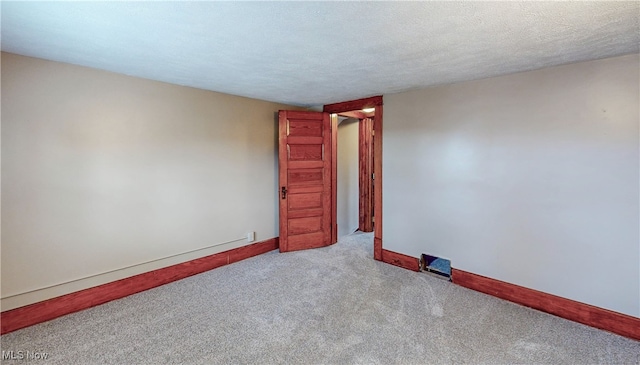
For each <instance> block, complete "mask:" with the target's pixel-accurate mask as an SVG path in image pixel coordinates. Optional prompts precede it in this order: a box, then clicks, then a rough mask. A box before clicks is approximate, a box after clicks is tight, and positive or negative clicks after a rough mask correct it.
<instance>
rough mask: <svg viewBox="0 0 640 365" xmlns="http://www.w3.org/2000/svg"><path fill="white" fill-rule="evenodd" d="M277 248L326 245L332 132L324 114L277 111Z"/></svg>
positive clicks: (329, 240)
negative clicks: (278, 218) (278, 246)
mask: <svg viewBox="0 0 640 365" xmlns="http://www.w3.org/2000/svg"><path fill="white" fill-rule="evenodd" d="M278 117H279V118H278V119H279V132H280V133H279V155H278V161H279V176H280V191H279V200H280V252H288V251H296V250H304V249H309V248H317V247H323V246H328V245H330V244H332V243H334V242H332V241H333V239H332V231H331V228H332V191H331V183H332V171H333V170H332V134H331V132H332V131H331V119H330V116H329V113H319V112H307V111H290V110H281V111H280V112H279V115H278Z"/></svg>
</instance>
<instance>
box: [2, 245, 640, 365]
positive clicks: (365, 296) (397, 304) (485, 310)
mask: <svg viewBox="0 0 640 365" xmlns="http://www.w3.org/2000/svg"><path fill="white" fill-rule="evenodd" d="M372 246H373V244H372V235H371V234H362V233H355V234H352V235H350V236H347V237H344V238H342V239H341V240H340V242H339V243H337V244H336V245H333V246H331V247H327V248H322V249H316V250H310V251H301V252H293V253H287V254H280V253H277V251H274V252H270V253H268V254H265V255H261V256H258V257H255V258H251V259H248V260H245V261H242V262H239V263H235V264H232V265H229V266H225V267H222V268H218V269H215V270H212V271H209V272H206V273H203V274H200V275H197V276H193V277H190V278H187V279H184V280H181V281H178V282H175V283H172V284H168V285H165V286H162V287H159V288H155V289H152V290H149V291H146V292H143V293H140V294H136V295H133V296H130V297H127V298H123V299H121V300H117V301H113V302H110V303H107V304H104V305H101V306H99V307H95V308H91V309H88V310H85V311H82V312H79V313H75V314H72V315H68V316H65V317H62V318H58V319H56V320H53V321H50V322H47V323H43V324H40V325H36V326H33V327H30V328H25V329H22V330H19V331H16V332H13V333H10V334H7V335H4V336H2V338H1V340H2V345H1V346H2V350H5V351H6V350H14V351H37V352H46V353H48V354H49V359H48V360H47V361H32V362H31V363H34V364H35V363H37V364H44V363H49V364H179V363H182V364H270V363H293V364H321V363H323V364H452V363H456V364H458V363H473V364H479V363H500V364H507V363H508V364H512V363H548V364H595V363H601V364H638V363H640V342H637V341H633V340H630V339H626V338H624V337H620V336H617V335H614V334H611V333H608V332H604V331H600V330H596V329H593V328H590V327H587V326H583V325H580V324H577V323H573V322H570V321H567V320H564V319H561V318H557V317H554V316H551V315H547V314H545V313H541V312H538V311H535V310H532V309H529V308H525V307H522V306H519V305H516V304H512V303H509V302H506V301H502V300H499V299H496V298H493V297H490V296H487V295H484V294H481V293H478V292H474V291H472V290H468V289H465V288H461V287H458V286H456V285H454V284H451V283H449V282H447V281H444V280H440V279H437V278H434V277H432V276H429V275H426V274H424V273H414V272H410V271H407V270H404V269H401V268H397V267H394V266H391V265H387V264H384V263H381V262H377V261H374V260H373V259H372V256H373V254H372V250H373V248H372ZM14 362H15V361H4V362H3V363H7V364H10V363H14Z"/></svg>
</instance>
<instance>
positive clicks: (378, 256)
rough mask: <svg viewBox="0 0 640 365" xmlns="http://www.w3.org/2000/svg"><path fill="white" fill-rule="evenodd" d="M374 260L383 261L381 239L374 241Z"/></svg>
mask: <svg viewBox="0 0 640 365" xmlns="http://www.w3.org/2000/svg"><path fill="white" fill-rule="evenodd" d="M373 258H374V259H375V260H378V261H382V240H381V239H380V238H374V239H373Z"/></svg>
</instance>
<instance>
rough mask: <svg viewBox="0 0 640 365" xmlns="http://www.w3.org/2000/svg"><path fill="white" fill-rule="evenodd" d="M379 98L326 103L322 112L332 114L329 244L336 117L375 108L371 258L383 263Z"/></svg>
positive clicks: (334, 237) (334, 210) (334, 191)
mask: <svg viewBox="0 0 640 365" xmlns="http://www.w3.org/2000/svg"><path fill="white" fill-rule="evenodd" d="M382 105H383V103H382V95H379V96H372V97H369V98H363V99H357V100H350V101H345V102H340V103H334V104H327V105H325V106H324V107H323V110H322V111H323V112H325V113H330V114H331V127H332V128H331V133H332V136H331V144H332V149H331V150H332V151H331V159H332V167H331V175H332V177H331V200H332V203H331V219H332V221H333V222H332V226H333V227H334V229H333V230H332V237H331V240H332V242H336V241H337V240H338V238H337V234H338V233H337V229H335V225H336V224H337V189H336V188H337V186H336V185H337V173H338V169H337V148H336V147H337V141H338V116H337V113H344V112H349V111H353V110H362V109H364V108H375V114H374V119H373V130H374V131H375V133H374V135H373V145H374V148H373V156H374V158H373V160H374V164H373V175H374V179H373V187H374V192H373V202H374V203H373V204H374V217H375V224H374V239H373V258H374V259H376V260H378V261H381V260H382Z"/></svg>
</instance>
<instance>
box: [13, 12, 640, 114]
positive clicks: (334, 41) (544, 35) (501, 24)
mask: <svg viewBox="0 0 640 365" xmlns="http://www.w3.org/2000/svg"><path fill="white" fill-rule="evenodd" d="M1 4H2V5H1V6H2V8H1V11H2V50H3V51H6V52H12V53H17V54H21V55H27V56H33V57H39V58H44V59H49V60H55V61H62V62H67V63H73V64H78V65H84V66H89V67H94V68H98V69H104V70H109V71H113V72H118V73H123V74H128V75H134V76H138V77H143V78H148V79H153V80H160V81H165V82H169V83H173V84H179V85H187V86H192V87H196V88H202V89H208V90H214V91H219V92H224V93H229V94H235V95H242V96H247V97H252V98H258V99H263V100H271V101H278V102H283V103H287V104H296V105H320V104H326V103H332V102H338V101H344V100H350V99H357V98H361V97H366V96H371V95H379V94H388V93H393V92H399V91H404V90H410V89H416V88H422V87H426V86H431V85H437V84H445V83H452V82H458V81H464V80H472V79H479V78H485V77H490V76H496V75H501V74H507V73H513V72H518V71H524V70H531V69H537V68H541V67H545V66H551V65H558V64H564V63H570V62H576V61H584V60H590V59H598V58H605V57H610V56H616V55H622V54H628V53H637V52H638V47H639V42H640V25H639V18H640V2H637V1H635V2H550V3H547V2H545V3H542V2H498V3H485V2H287V3H285V2H90V3H78V2H45V3H41V2H6V1H3V2H2V3H1Z"/></svg>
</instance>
